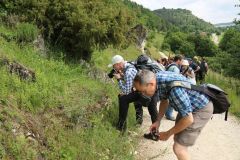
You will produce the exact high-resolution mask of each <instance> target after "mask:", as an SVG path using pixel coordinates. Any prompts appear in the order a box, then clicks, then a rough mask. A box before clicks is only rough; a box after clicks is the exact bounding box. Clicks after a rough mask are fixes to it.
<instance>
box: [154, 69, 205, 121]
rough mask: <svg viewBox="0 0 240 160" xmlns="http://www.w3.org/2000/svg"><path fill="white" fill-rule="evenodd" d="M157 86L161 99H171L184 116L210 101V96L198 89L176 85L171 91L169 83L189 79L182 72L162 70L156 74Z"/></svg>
mask: <svg viewBox="0 0 240 160" xmlns="http://www.w3.org/2000/svg"><path fill="white" fill-rule="evenodd" d="M156 78H157V86H158V92H159V97H160V100H164V99H169V103H170V105H171V107H173V108H174V109H175V110H176V111H177V112H178V113H179V114H180V115H181V116H182V117H185V116H187V115H188V113H192V112H196V111H197V110H199V109H201V108H203V107H205V106H206V105H207V103H208V102H209V97H208V96H207V95H205V94H203V93H200V92H198V91H194V90H189V89H186V88H182V87H174V88H172V89H171V91H170V93H169V89H168V84H169V83H170V82H172V81H185V82H188V83H190V82H189V81H188V79H187V78H186V77H184V76H183V75H181V74H176V73H173V72H168V71H162V72H158V73H157V74H156Z"/></svg>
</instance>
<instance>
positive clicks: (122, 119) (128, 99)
mask: <svg viewBox="0 0 240 160" xmlns="http://www.w3.org/2000/svg"><path fill="white" fill-rule="evenodd" d="M118 98H119V120H118V125H117V128H118V129H120V130H123V129H124V128H126V119H127V114H128V108H129V104H130V103H132V102H134V105H135V110H136V119H137V120H138V119H139V118H141V119H142V116H143V109H142V106H143V105H142V101H141V95H140V94H139V93H138V92H131V93H129V94H128V95H122V96H119V97H118ZM157 102H158V94H157V93H155V94H154V95H153V96H152V97H151V101H150V103H149V105H148V106H147V107H148V112H149V114H150V116H151V120H152V123H154V122H155V121H156V120H157V116H158V111H157Z"/></svg>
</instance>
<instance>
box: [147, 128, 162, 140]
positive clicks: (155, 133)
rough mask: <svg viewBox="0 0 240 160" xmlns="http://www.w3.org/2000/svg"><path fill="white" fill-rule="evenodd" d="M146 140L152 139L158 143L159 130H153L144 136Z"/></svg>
mask: <svg viewBox="0 0 240 160" xmlns="http://www.w3.org/2000/svg"><path fill="white" fill-rule="evenodd" d="M144 138H146V139H150V140H153V141H158V140H159V132H158V131H157V130H153V131H151V132H150V133H146V134H144Z"/></svg>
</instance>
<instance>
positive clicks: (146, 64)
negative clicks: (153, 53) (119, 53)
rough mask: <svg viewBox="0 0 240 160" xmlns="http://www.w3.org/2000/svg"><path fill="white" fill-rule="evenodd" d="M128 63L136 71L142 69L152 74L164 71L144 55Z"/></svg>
mask: <svg viewBox="0 0 240 160" xmlns="http://www.w3.org/2000/svg"><path fill="white" fill-rule="evenodd" d="M128 63H130V64H132V65H134V66H135V68H136V69H137V70H138V71H139V70H143V69H147V70H150V71H152V72H153V73H157V72H159V71H164V68H163V67H162V66H161V65H159V64H158V63H157V62H156V61H154V60H152V59H151V58H150V57H148V56H147V55H145V54H142V55H140V56H138V58H137V59H136V60H135V61H133V62H128Z"/></svg>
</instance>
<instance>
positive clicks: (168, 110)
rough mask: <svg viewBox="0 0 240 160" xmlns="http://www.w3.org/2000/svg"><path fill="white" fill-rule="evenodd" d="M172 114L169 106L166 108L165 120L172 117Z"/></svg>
mask: <svg viewBox="0 0 240 160" xmlns="http://www.w3.org/2000/svg"><path fill="white" fill-rule="evenodd" d="M172 114H173V108H172V107H171V106H170V105H169V106H168V108H167V111H166V113H165V116H166V117H167V118H170V117H172V116H173V115H172Z"/></svg>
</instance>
